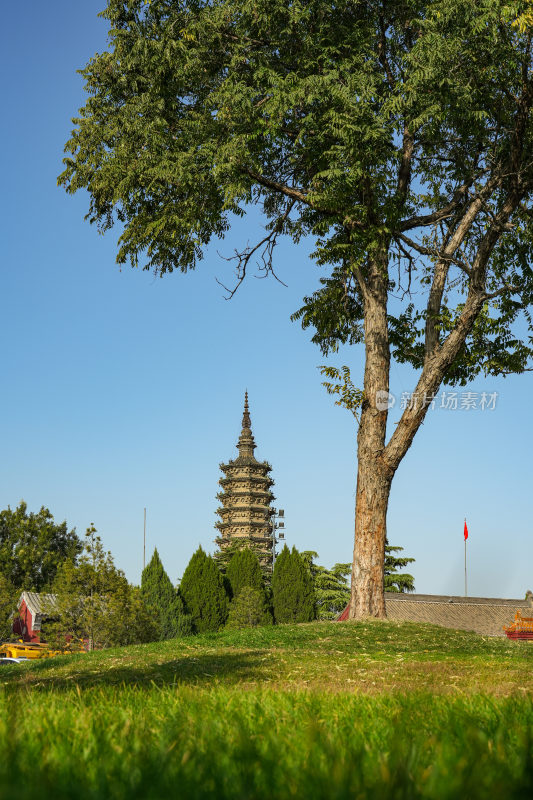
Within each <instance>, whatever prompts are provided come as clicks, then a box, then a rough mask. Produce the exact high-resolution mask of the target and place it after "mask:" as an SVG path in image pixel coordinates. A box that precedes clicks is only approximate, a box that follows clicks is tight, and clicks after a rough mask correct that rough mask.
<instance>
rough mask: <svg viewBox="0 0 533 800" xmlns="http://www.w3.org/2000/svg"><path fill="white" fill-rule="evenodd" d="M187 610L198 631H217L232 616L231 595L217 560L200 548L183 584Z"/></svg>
mask: <svg viewBox="0 0 533 800" xmlns="http://www.w3.org/2000/svg"><path fill="white" fill-rule="evenodd" d="M180 593H181V596H182V598H183V602H184V604H185V610H186V612H187V613H188V614H190V615H191V617H192V626H193V630H194V631H195V633H203V632H204V631H216V630H218V629H219V628H221V627H222V625H224V623H225V622H226V619H227V616H228V596H227V594H226V590H225V588H224V581H223V579H222V574H221V573H220V570H219V569H218V567H217V565H216V563H215V561H214V559H212V558H211V556H208V555H207V553H205V552H204V550H203V549H202V548H201V547H199V548H198V550H197V551H196V552H195V553H194V554H193V556H192V558H191V560H190V561H189V563H188V565H187V568H186V569H185V572H184V573H183V578H182V579H181V584H180Z"/></svg>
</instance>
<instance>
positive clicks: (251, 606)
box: [226, 586, 272, 628]
mask: <svg viewBox="0 0 533 800" xmlns="http://www.w3.org/2000/svg"><path fill="white" fill-rule="evenodd" d="M258 625H272V614H271V612H270V609H269V607H268V602H267V599H266V595H265V592H264V591H263V590H261V589H254V588H253V587H252V586H243V587H242V588H241V590H240V592H239V594H238V595H237V597H235V598H234V599H233V600H232V601H231V604H230V609H229V616H228V621H227V623H226V627H227V628H255V627H257V626H258Z"/></svg>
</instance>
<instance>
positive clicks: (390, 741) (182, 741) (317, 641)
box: [0, 622, 533, 800]
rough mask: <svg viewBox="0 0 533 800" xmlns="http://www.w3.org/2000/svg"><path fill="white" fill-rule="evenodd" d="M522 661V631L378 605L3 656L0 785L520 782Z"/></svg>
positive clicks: (128, 791) (306, 786) (525, 727)
mask: <svg viewBox="0 0 533 800" xmlns="http://www.w3.org/2000/svg"><path fill="white" fill-rule="evenodd" d="M532 666H533V644H529V643H527V642H522V643H520V642H518V643H513V642H508V641H507V640H505V639H501V640H500V639H488V638H483V637H480V636H477V635H475V634H469V633H465V632H459V631H447V630H444V629H441V628H435V627H433V626H430V625H411V624H399V623H392V622H370V623H364V624H363V623H361V624H353V623H338V624H332V623H311V624H308V625H295V626H278V627H274V628H262V629H256V630H249V631H242V632H238V631H231V632H230V631H224V632H221V633H219V634H211V635H203V636H198V637H191V638H187V639H176V640H172V641H169V642H164V643H160V644H151V645H139V646H136V647H129V648H123V649H120V650H118V649H117V650H109V651H105V652H101V653H90V654H86V655H76V656H64V657H58V658H55V659H50V660H48V661H42V662H39V663H34V664H24V665H22V666H20V667H17V666H12V667H10V666H4V667H2V668H1V672H0V687H1V691H0V705H1V707H2V713H1V714H0V800H2V799H3V798H4V797H5V798H8V797H10V798H11V797H15V796H16V797H17V798H23V799H25V798H34V797H39V798H43V800H48V798H53V799H54V800H62V798H74V797H76V798H82V799H83V800H85V798H91V800H93V799H94V800H96V798H102V799H103V798H125V799H126V798H128V799H129V798H169V797H180V798H181V797H183V798H228V800H229V798H243V800H244V798H246V800H248V798H257V799H258V800H262V799H263V798H265V799H266V798H300V797H302V798H304V797H305V798H309V799H310V800H314V798H317V799H318V798H327V799H328V800H330V799H331V800H336V799H337V798H338V800H341V798H342V799H343V800H344V798H357V797H361V798H367V797H368V798H382V797H387V798H422V797H424V798H425V797H428V798H455V797H457V798H465V797H468V798H491V800H492V799H493V798H495V797H506V798H507V797H508V798H522V797H531V796H532V795H533V702H532V696H533V694H532V691H533V672H532ZM15 786H16V791H14V789H13V787H15ZM37 789H38V793H37Z"/></svg>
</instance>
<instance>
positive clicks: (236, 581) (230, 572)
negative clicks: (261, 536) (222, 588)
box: [226, 547, 265, 597]
mask: <svg viewBox="0 0 533 800" xmlns="http://www.w3.org/2000/svg"><path fill="white" fill-rule="evenodd" d="M226 575H227V576H228V580H229V582H230V586H231V593H232V595H233V597H237V595H238V594H239V592H240V591H241V589H242V588H243V587H244V586H251V588H252V589H257V590H258V591H259V592H263V593H264V590H265V583H264V580H263V572H262V570H261V565H260V563H259V559H258V557H257V554H256V553H254V552H253V550H250V549H249V548H248V547H246V548H244V549H243V550H238V551H237V552H236V553H234V554H233V556H232V558H231V561H230V562H229V564H228V568H227V570H226Z"/></svg>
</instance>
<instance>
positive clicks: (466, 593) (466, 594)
mask: <svg viewBox="0 0 533 800" xmlns="http://www.w3.org/2000/svg"><path fill="white" fill-rule="evenodd" d="M465 525H466V517H465ZM465 597H468V591H467V582H466V536H465Z"/></svg>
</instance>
